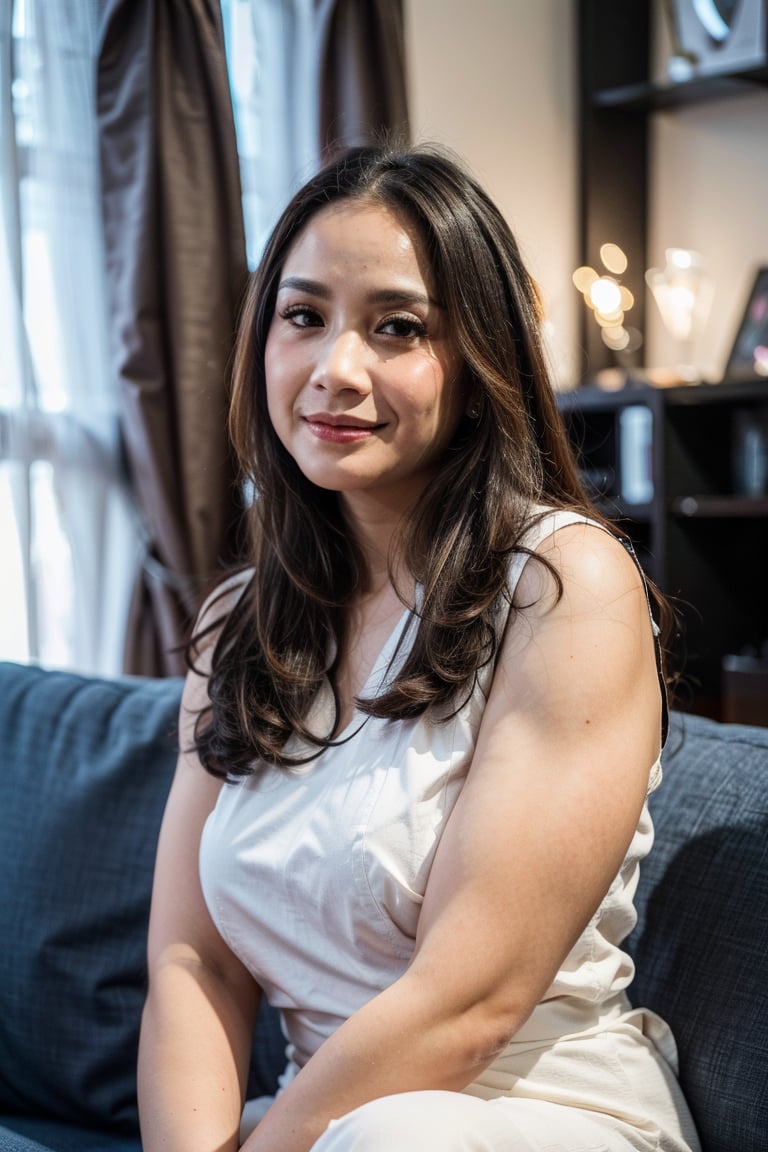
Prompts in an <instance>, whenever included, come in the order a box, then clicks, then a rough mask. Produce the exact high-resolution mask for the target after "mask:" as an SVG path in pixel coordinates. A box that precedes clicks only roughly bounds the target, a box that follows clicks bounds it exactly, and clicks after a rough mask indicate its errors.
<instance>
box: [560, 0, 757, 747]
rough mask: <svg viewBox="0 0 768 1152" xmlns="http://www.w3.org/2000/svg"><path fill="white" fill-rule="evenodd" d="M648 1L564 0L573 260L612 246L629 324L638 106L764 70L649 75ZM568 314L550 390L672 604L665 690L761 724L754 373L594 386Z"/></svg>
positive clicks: (588, 339)
mask: <svg viewBox="0 0 768 1152" xmlns="http://www.w3.org/2000/svg"><path fill="white" fill-rule="evenodd" d="M662 8H663V5H662V3H660V2H653V0H621V3H616V0H578V4H577V19H578V75H579V173H580V183H579V241H580V254H579V255H580V262H581V263H583V264H588V265H590V266H592V267H593V268H598V267H600V248H601V246H602V245H603V244H605V243H615V244H619V245H620V246H621V248H623V250H624V252H625V253H626V255H627V257H628V260H629V264H628V268H627V271H626V273H625V274H624V275H623V276H622V283H624V284H625V285H626V286H627V287H628V288H629V289H630V291H631V292H632V294H633V296H634V298H635V307H634V309H633V311H632V313H631V324H632V326H633V327H637V328H639V329H640V331H641V332H643V333H644V329H645V319H644V309H645V303H644V302H645V296H646V293H645V283H644V270H645V269H646V268H647V267H648V266H649V260H648V251H647V198H648V182H649V181H648V177H649V164H650V154H649V147H648V136H649V124H650V121H651V117H652V116H653V114H654V113H655V112H656V111H658V110H660V109H674V108H675V107H676V106H681V105H684V104H691V103H694V102H695V103H700V102H703V101H711V100H719V99H723V98H725V97H729V96H731V95H737V94H738V93H741V92H745V91H747V92H750V91H754V88H755V86H765V85H767V84H768V67H766V66H756V67H750V68H744V69H742V70H740V71H735V72H732V73H730V74H722V73H720V74H718V75H706V76H704V75H699V76H694V77H693V78H691V79H690V80H687V81H685V82H682V83H671V82H670V83H658V82H655V81H654V80H653V79H652V76H653V70H652V67H651V52H652V46H653V44H654V42H655V39H656V37H655V32H656V30H655V29H654V19H655V18H660V16H661V14H662ZM581 321H582V329H581V347H582V348H583V350H584V358H583V366H582V375H583V379H584V381H585V385H582V387H580V388H579V389H577V390H576V391H575V392H573V393H569V394H564V395H562V396H561V397H560V398H559V403H560V407H561V410H562V412H563V414H564V416H565V418H566V422H567V425H568V428H569V431H570V434H571V438H572V440H573V443H574V445H575V447H576V449H577V452H578V454H579V457H580V461H581V466H582V470H583V474H584V477H585V479H586V480H587V482H588V484H589V486H590V487H591V489H592V491H593V492H594V493H595V497H596V501H597V503H598V504H599V506H600V507H601V508H602V510H603V511H604V512H606V513H607V514H608V515H609V516H611V517H612V518H615V519H616V520H618V521H619V522H620V523H621V524H622V526H623V527H624V528H625V530H626V531H627V533H628V535H629V536H630V537H631V538H632V540H633V543H634V544H635V547H636V549H637V551H638V554H639V556H640V559H641V561H642V563H643V564H644V566H645V568H646V570H647V571H648V573H649V575H650V576H651V577H652V578H653V579H654V580H655V581H656V583H657V584H658V585H659V586H660V588H661V589H662V590H663V591H664V592H665V593H666V594H667V595H669V596H670V597H671V598H672V599H673V601H674V602H675V603H676V605H677V607H678V609H679V611H680V615H681V619H682V622H683V630H684V635H683V645H684V650H685V666H684V673H685V676H686V684H687V696H681V699H680V705H681V706H682V707H688V708H690V709H691V710H694V711H699V712H704V713H707V714H709V715H712V716H715V717H718V718H724V719H755V718H756V716H757V715H760V716H763V717H764V719H763V720H762V721H761V722H763V723H767V724H768V647H766V646H767V645H768V494H766V492H767V490H768V486H766V484H765V475H764V468H765V460H764V455H763V458H762V463H761V462H760V461H759V460H758V461H757V462H756V463H755V461H752V460H751V458H750V457H749V452H751V451H752V449H750V448H749V447H748V444H747V441H746V440H745V437H744V429H745V427H746V428H749V427H756V428H757V442H758V452H759V451H760V450H762V452H763V453H764V452H765V439H766V425H767V423H768V380H765V381H759V380H757V381H754V382H750V383H748V384H739V383H736V382H732V383H729V382H725V383H723V384H719V385H699V386H696V387H678V388H669V389H653V388H648V387H643V386H640V385H638V386H632V385H631V384H630V385H628V386H627V387H625V388H623V389H622V390H621V391H619V392H608V391H602V390H600V389H597V388H594V387H590V386H589V383H588V382H589V381H590V380H591V379H594V377H595V375H596V374H597V373H598V372H599V370H601V369H603V368H606V367H610V366H611V365H612V364H613V353H611V351H610V350H609V349H608V348H607V347H606V346H605V345H604V344H603V342H602V340H601V337H600V330H599V328H598V326H597V324H595V322H594V320H593V318H592V317H591V315H589V314H588V310H587V309H586V308H584V309H582V311H581ZM760 443H762V449H760V448H759V444H760ZM761 467H762V469H763V473H762V476H761V475H760V474H759V473H760V468H761ZM753 473H754V474H753ZM740 661H741V662H742V663H743V664H744V667H745V668H746V670H747V671H746V672H745V673H744V675H745V677H746V676H747V675H748V677H749V692H750V693H751V703H750V708H751V711H750V713H749V715H746V714H745V715H740V714H739V712H738V709H734V707H733V706H732V700H731V699H730V697H729V693H733V692H734V691H738V683H739V676H740V671H739V669H740V663H739V662H740ZM761 669H763V671H762V672H761ZM761 676H764V679H761ZM744 682H745V683H746V682H747V681H746V679H745V680H744ZM734 685H735V686H736V687H735V688H734ZM724 687H725V691H724Z"/></svg>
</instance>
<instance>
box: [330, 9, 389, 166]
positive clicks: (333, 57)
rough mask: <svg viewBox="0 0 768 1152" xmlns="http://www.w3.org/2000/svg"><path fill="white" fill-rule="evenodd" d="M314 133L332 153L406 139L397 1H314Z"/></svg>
mask: <svg viewBox="0 0 768 1152" xmlns="http://www.w3.org/2000/svg"><path fill="white" fill-rule="evenodd" d="M315 3H316V9H317V33H318V50H319V62H320V64H319V89H320V91H319V98H320V102H319V132H320V147H321V150H322V154H323V156H324V157H325V158H329V157H330V156H331V155H332V154H333V152H334V151H335V150H337V149H338V148H342V147H349V146H353V145H358V144H370V143H374V142H376V141H379V140H380V139H381V137H382V136H385V135H388V136H396V137H397V138H398V139H399V140H400V141H402V142H405V141H407V140H408V137H409V125H408V105H407V98H406V83H405V75H406V71H405V29H404V19H403V5H402V0H315Z"/></svg>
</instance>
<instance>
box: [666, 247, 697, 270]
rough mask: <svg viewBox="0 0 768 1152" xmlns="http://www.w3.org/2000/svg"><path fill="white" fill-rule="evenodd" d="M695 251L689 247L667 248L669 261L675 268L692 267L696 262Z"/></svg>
mask: <svg viewBox="0 0 768 1152" xmlns="http://www.w3.org/2000/svg"><path fill="white" fill-rule="evenodd" d="M695 255H696V254H695V253H694V252H690V251H689V250H688V249H687V248H667V251H666V256H667V263H668V264H671V265H672V267H673V268H692V267H693V265H694V263H695Z"/></svg>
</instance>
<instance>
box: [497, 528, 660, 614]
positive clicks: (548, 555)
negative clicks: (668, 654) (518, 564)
mask: <svg viewBox="0 0 768 1152" xmlns="http://www.w3.org/2000/svg"><path fill="white" fill-rule="evenodd" d="M539 557H540V558H542V559H543V560H545V561H546V564H542V563H537V559H538V558H539ZM553 570H554V572H556V573H557V576H558V577H559V580H560V585H559V586H558V583H557V581H556V579H555V577H554V575H553ZM514 602H515V605H516V606H517V607H519V608H520V609H521V610H522V611H523V612H524V613H525V614H526V615H527V616H529V617H541V618H544V617H546V616H547V615H548V614H549V613H551V612H553V611H555V610H556V609H557V607H558V605H560V611H561V612H565V613H567V612H574V613H578V614H582V613H584V614H586V615H587V616H589V615H592V614H597V615H604V614H608V615H610V616H611V617H622V616H628V617H632V618H637V619H638V620H639V622H641V623H642V625H643V628H642V630H643V632H645V631H647V630H648V628H649V627H650V620H649V610H648V598H647V593H646V589H645V585H644V582H643V578H642V576H641V574H640V570H639V568H638V565H637V563H636V561H635V560H634V559H633V557H632V556H631V555H630V553H629V552H628V550H627V549H626V548H625V547H624V545H623V544H622V543H621V542H620V541H619V540H618V539H617V537H615V536H614V535H612V533H610V532H608V531H607V530H606V529H604V528H601V527H600V526H599V525H597V524H594V523H587V522H579V523H575V524H568V525H566V526H564V527H561V528H557V529H556V530H555V531H553V532H551V533H549V534H548V535H546V536H544V538H543V539H542V540H541V541H540V543H539V544H538V546H537V547H536V550H535V553H534V555H533V556H532V557H531V559H530V560H529V561H528V563H527V564H526V565H525V567H524V568H523V571H522V574H521V576H520V580H519V581H518V585H517V588H516V590H515V596H514Z"/></svg>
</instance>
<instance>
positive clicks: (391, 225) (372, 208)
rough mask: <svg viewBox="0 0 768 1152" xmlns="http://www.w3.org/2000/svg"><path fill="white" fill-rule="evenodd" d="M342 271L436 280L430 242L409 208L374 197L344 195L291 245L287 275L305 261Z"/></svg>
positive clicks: (427, 282) (286, 259) (327, 268)
mask: <svg viewBox="0 0 768 1152" xmlns="http://www.w3.org/2000/svg"><path fill="white" fill-rule="evenodd" d="M309 264H311V265H313V266H321V267H322V268H323V269H325V270H326V272H327V273H328V274H332V273H334V272H340V273H342V274H350V273H358V274H359V273H366V274H367V273H370V274H371V275H373V274H374V273H378V274H386V273H387V272H389V273H391V274H393V275H405V276H410V277H413V278H416V279H419V280H420V281H421V282H423V283H424V284H430V285H431V284H432V282H433V280H434V276H433V272H432V268H431V266H430V262H429V260H428V257H427V251H426V245H425V244H424V241H423V239H422V236H421V234H420V232H419V229H418V227H417V226H416V225H415V223H414V222H413V220H412V219H411V218H410V217H409V216H408V214H407V213H405V212H403V211H399V210H397V209H392V208H389V207H387V206H386V205H383V204H378V203H375V202H372V201H370V200H343V201H340V202H337V203H334V204H329V205H327V206H326V207H324V208H321V209H320V211H319V212H316V213H315V215H314V216H313V217H312V218H311V219H310V220H309V221H308V222H307V223H306V225H305V226H304V227H303V228H302V230H301V232H299V234H298V236H297V237H296V239H295V240H294V241H293V243H292V244H291V246H290V248H289V249H288V253H287V255H286V258H285V261H284V264H283V272H284V274H292V273H294V272H299V271H300V270H301V267H302V266H303V265H309Z"/></svg>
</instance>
